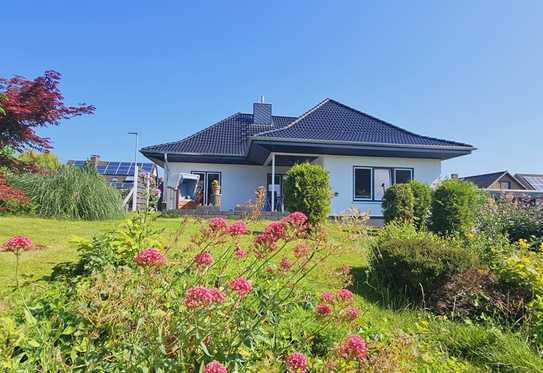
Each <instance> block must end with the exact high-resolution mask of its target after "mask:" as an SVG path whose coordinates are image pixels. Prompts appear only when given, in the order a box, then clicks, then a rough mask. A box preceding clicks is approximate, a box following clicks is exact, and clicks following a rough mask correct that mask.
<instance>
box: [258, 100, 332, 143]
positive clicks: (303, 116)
mask: <svg viewBox="0 0 543 373" xmlns="http://www.w3.org/2000/svg"><path fill="white" fill-rule="evenodd" d="M330 100H331V99H330V98H325V99H324V100H322V101H321V102H319V103H318V104H317V105H315V106H313V107H312V108H310V109H309V110H307V111H306V112H305V113H303V114H302V115H300V116H299V117H294V118H296V120H294V121H293V122H292V123H289V124H288V125H286V126H284V127H281V128H275V129H273V130H269V131H264V132H259V133H258V134H256V136H260V135H264V134H268V133H274V132H275V131H281V130H285V129H287V128H291V127H292V126H294V125H295V124H296V123H298V122H299V121H301V120H302V119H303V118H305V117H306V116H308V115H309V114H311V113H312V112H314V111H315V110H317V109H318V108H320V107H321V106H322V105H324V104H325V103H326V102H328V101H330Z"/></svg>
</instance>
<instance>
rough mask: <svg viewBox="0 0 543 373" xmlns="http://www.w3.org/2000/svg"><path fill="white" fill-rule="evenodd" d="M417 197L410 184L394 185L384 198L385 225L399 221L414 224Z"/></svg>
mask: <svg viewBox="0 0 543 373" xmlns="http://www.w3.org/2000/svg"><path fill="white" fill-rule="evenodd" d="M414 208H415V197H414V195H413V191H412V190H411V186H410V185H409V184H394V185H392V186H391V187H390V188H388V189H387V191H386V192H385V195H384V197H383V216H384V218H385V223H390V222H391V221H399V222H403V223H408V224H412V223H413V220H414Z"/></svg>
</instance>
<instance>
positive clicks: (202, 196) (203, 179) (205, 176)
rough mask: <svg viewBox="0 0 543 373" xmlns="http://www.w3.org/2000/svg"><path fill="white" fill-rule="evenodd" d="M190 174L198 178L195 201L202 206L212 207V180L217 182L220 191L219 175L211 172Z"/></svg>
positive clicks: (193, 172)
mask: <svg viewBox="0 0 543 373" xmlns="http://www.w3.org/2000/svg"><path fill="white" fill-rule="evenodd" d="M191 174H194V175H198V176H200V180H198V186H197V187H196V200H197V201H199V202H200V203H201V204H202V205H204V206H211V205H213V202H215V201H214V198H215V197H214V195H213V186H212V183H213V181H214V180H217V181H218V182H219V185H220V186H221V189H222V182H221V173H220V172H212V171H205V172H204V171H192V172H191ZM221 193H222V191H221Z"/></svg>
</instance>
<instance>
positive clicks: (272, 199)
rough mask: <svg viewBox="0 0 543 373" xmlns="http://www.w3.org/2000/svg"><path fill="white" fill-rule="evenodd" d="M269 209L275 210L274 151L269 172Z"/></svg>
mask: <svg viewBox="0 0 543 373" xmlns="http://www.w3.org/2000/svg"><path fill="white" fill-rule="evenodd" d="M271 182H272V186H271V210H272V211H275V153H272V174H271Z"/></svg>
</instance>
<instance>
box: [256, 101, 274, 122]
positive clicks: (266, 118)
mask: <svg viewBox="0 0 543 373" xmlns="http://www.w3.org/2000/svg"><path fill="white" fill-rule="evenodd" d="M253 123H254V124H268V125H271V124H273V123H272V106H271V104H266V103H264V96H261V97H260V102H255V103H254V104H253Z"/></svg>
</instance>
